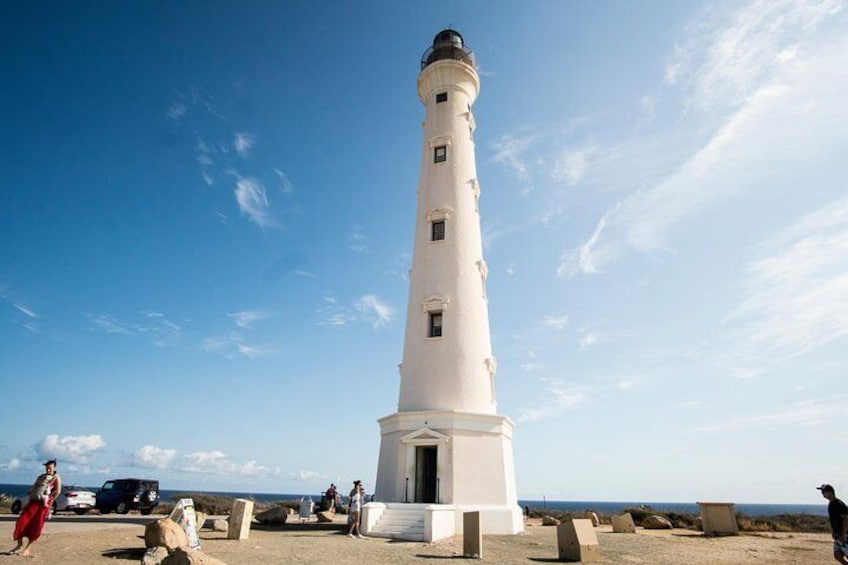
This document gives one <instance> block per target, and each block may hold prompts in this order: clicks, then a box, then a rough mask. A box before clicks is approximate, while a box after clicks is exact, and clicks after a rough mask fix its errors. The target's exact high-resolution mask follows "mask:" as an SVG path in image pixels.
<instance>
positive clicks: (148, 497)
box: [141, 490, 156, 503]
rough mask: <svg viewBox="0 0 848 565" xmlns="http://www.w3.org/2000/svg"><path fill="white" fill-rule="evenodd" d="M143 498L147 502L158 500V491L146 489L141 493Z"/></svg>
mask: <svg viewBox="0 0 848 565" xmlns="http://www.w3.org/2000/svg"><path fill="white" fill-rule="evenodd" d="M141 498H142V500H144V501H145V502H151V503H152V502H155V501H156V491H155V490H146V491H144V493H143V494H142V495H141Z"/></svg>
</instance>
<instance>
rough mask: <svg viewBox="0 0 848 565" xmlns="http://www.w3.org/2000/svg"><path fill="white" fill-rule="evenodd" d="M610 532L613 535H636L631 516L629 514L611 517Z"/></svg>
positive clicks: (634, 524)
mask: <svg viewBox="0 0 848 565" xmlns="http://www.w3.org/2000/svg"><path fill="white" fill-rule="evenodd" d="M612 532H613V533H614V534H635V533H636V523H635V522H633V516H631V515H630V512H625V513H624V514H622V515H620V516H613V517H612Z"/></svg>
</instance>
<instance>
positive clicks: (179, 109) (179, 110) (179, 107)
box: [167, 102, 188, 120]
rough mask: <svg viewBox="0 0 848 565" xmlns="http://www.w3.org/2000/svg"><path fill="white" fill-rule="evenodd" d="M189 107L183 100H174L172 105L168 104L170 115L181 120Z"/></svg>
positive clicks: (173, 118)
mask: <svg viewBox="0 0 848 565" xmlns="http://www.w3.org/2000/svg"><path fill="white" fill-rule="evenodd" d="M187 111H188V108H186V106H185V104H183V103H182V102H172V103H171V105H170V106H168V112H167V114H168V117H169V118H171V119H172V120H179V119H180V118H182V117H183V116H185V114H186V112H187Z"/></svg>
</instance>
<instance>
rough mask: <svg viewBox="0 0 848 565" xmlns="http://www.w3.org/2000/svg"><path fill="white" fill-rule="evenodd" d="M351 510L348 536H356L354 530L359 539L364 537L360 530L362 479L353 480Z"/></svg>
mask: <svg viewBox="0 0 848 565" xmlns="http://www.w3.org/2000/svg"><path fill="white" fill-rule="evenodd" d="M349 504H350V506H349V509H350V512H349V515H348V524H349V529H348V531H347V535H348V537H351V538H352V537H354V532H356V536H355V537H358V538H359V539H364V538H363V536H362V534H361V533H360V532H359V512H360V511H361V510H362V481H353V490H351V491H350V503H349Z"/></svg>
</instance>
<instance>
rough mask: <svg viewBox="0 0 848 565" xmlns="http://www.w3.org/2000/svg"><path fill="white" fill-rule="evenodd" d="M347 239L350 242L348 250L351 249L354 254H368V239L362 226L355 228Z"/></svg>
mask: <svg viewBox="0 0 848 565" xmlns="http://www.w3.org/2000/svg"><path fill="white" fill-rule="evenodd" d="M347 239H348V241H349V242H350V243H349V245H348V249H350V250H351V251H353V252H354V253H367V252H368V237H367V236H366V235H365V234H364V233H362V226H360V225H355V226H353V228H352V229H351V232H350V234H348V236H347Z"/></svg>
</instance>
